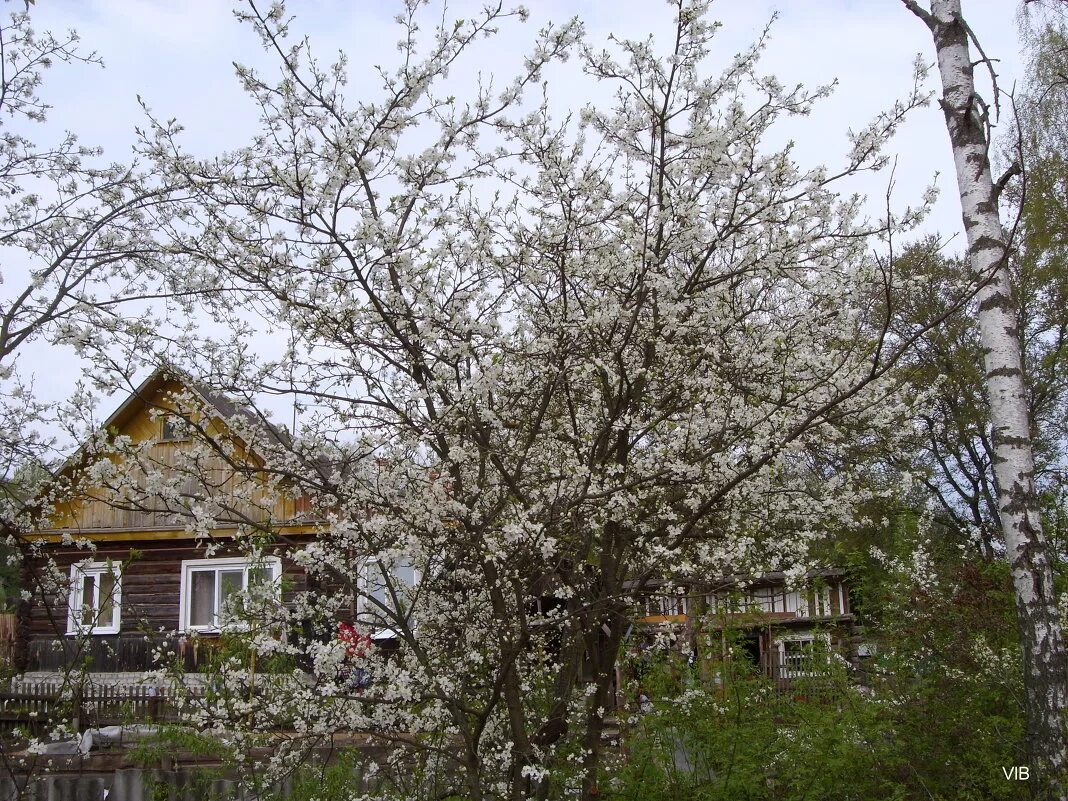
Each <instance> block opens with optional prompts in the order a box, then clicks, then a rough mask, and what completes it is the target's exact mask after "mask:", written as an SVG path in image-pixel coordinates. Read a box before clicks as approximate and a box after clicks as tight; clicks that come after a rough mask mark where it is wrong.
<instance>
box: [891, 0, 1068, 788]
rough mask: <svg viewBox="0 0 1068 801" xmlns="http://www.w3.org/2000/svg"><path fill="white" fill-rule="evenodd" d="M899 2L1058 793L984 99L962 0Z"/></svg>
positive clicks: (1003, 247)
mask: <svg viewBox="0 0 1068 801" xmlns="http://www.w3.org/2000/svg"><path fill="white" fill-rule="evenodd" d="M903 2H904V3H905V5H906V6H907V7H908V8H909V10H911V11H912V12H913V13H914V14H916V15H917V16H918V17H920V18H921V19H922V20H923V21H924V22H925V23H926V24H927V26H928V28H929V29H930V30H931V33H932V36H933V38H934V43H935V49H936V52H937V57H938V69H939V73H940V74H941V78H942V88H943V94H942V99H941V101H940V102H941V106H942V110H943V112H944V113H945V118H946V128H947V130H948V131H949V139H950V144H951V146H952V149H953V161H954V165H955V167H956V173H957V187H958V189H959V191H960V201H961V216H962V219H963V221H964V228H965V231H966V233H967V240H968V259H969V263H970V265H971V269H972V273H973V275H974V276H975V278H976V280H977V281H980V282H981V289H980V290H979V293H978V300H979V313H978V323H979V330H980V341H981V344H982V349H983V359H984V369H985V385H986V386H985V390H986V396H987V400H988V402H989V404H990V422H991V427H992V429H993V439H994V475H995V477H996V479H997V484H998V487H997V490H998V506H999V508H1000V517H1001V528H1002V534H1003V536H1004V538H1005V550H1006V558H1007V559H1008V561H1009V564H1010V565H1011V567H1012V581H1013V587H1014V590H1015V596H1016V613H1017V622H1018V625H1019V631H1020V640H1021V645H1022V649H1023V668H1024V687H1025V696H1026V706H1027V729H1028V731H1027V735H1028V750H1029V757H1030V760H1031V773H1032V775H1033V776H1034V777H1035V781H1036V785H1035V789H1036V790H1037V791H1038V794H1039V795H1040V796H1041V797H1057V798H1063V797H1065V788H1066V783H1065V781H1064V778H1065V770H1066V767H1068V762H1066V750H1068V749H1066V747H1068V742H1066V738H1065V729H1064V721H1063V711H1064V708H1065V703H1066V700H1068V660H1066V656H1065V650H1064V640H1063V637H1062V632H1061V621H1060V616H1059V612H1058V609H1057V603H1056V596H1055V594H1054V587H1053V573H1052V570H1051V566H1050V554H1049V546H1048V544H1047V541H1046V538H1045V536H1044V535H1043V531H1042V520H1041V515H1040V510H1039V503H1038V495H1037V491H1036V488H1035V475H1034V455H1033V452H1032V444H1031V426H1030V419H1029V412H1028V396H1027V389H1026V386H1025V381H1024V370H1023V354H1022V344H1021V333H1020V331H1019V326H1018V323H1017V316H1016V313H1015V310H1016V308H1015V300H1014V298H1013V292H1012V287H1011V284H1010V282H1009V274H1008V268H1007V243H1006V241H1005V234H1004V231H1003V229H1002V226H1001V219H1000V216H999V213H998V203H997V192H996V190H995V186H994V182H993V180H992V179H991V174H990V161H989V157H988V148H989V141H988V128H987V125H986V113H987V112H986V107H985V105H984V104H983V103H982V101H981V100H980V98H979V96H978V95H977V94H976V92H975V83H974V75H973V70H974V66H975V65H974V64H973V63H972V58H971V54H970V48H969V35H970V31H969V29H968V26H967V24H966V22H965V21H964V18H963V15H962V13H961V3H960V0H932V2H931V10H930V12H927V11H925V10H924V9H922V8H921V7H920V6H919V5H918V4H917V3H916V2H915V1H914V0H903ZM977 63H982V62H977Z"/></svg>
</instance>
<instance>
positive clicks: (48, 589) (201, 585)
mask: <svg viewBox="0 0 1068 801" xmlns="http://www.w3.org/2000/svg"><path fill="white" fill-rule="evenodd" d="M251 415H252V413H251V412H250V411H248V410H246V409H242V408H241V407H239V406H237V405H235V404H234V403H233V402H231V401H230V400H229V399H228V398H225V397H222V396H219V395H217V394H215V393H212V392H210V391H207V390H205V389H203V388H201V387H199V386H198V385H197V384H196V383H195V382H193V381H192V380H190V379H189V378H188V377H186V376H182V375H180V374H178V373H177V372H175V371H170V370H158V371H156V372H155V373H153V374H152V375H151V376H150V377H149V378H148V379H147V380H145V381H144V382H143V383H142V384H141V385H140V386H138V387H137V388H136V389H135V390H134V391H133V392H132V393H131V394H130V396H129V397H128V398H127V399H126V400H125V401H124V402H123V403H122V405H121V406H119V408H118V409H116V410H115V412H114V413H113V414H112V415H111V416H110V417H109V418H108V419H107V421H106V422H105V424H104V426H103V430H102V432H101V434H100V436H101V438H102V441H106V442H107V443H109V444H110V445H111V446H112V447H113V448H114V447H115V446H118V448H117V452H116V451H114V450H113V451H112V452H111V455H109V456H107V457H103V458H102V457H100V456H99V455H97V454H99V453H100V452H101V451H99V450H97V451H96V453H95V454H94V452H93V450H92V449H91V448H90V447H89V446H85V447H83V448H82V449H80V450H79V451H78V452H77V453H76V454H75V455H74V456H73V457H72V458H71V459H70V460H68V462H67V464H66V465H65V466H64V468H63V469H62V471H61V472H60V477H59V478H60V479H61V480H62V482H63V483H64V484H65V485H67V488H66V489H64V490H63V491H61V492H59V493H57V495H58V497H61V498H63V499H64V500H63V502H62V503H58V504H56V506H55V509H54V512H53V513H52V514H51V516H50V517H49V519H47V521H46V522H45V523H44V524H43V525H42V526H41V527H40V529H39V530H37V531H35V532H34V533H33V534H31V535H29V537H28V540H29V541H30V542H31V544H34V543H35V544H36V545H38V546H39V548H40V550H39V556H38V557H36V558H30V559H28V560H27V561H26V563H25V565H24V569H23V587H24V588H25V589H28V590H29V591H30V594H31V600H30V601H29V602H28V603H26V604H23V609H22V611H21V613H20V617H21V620H20V638H19V639H20V643H19V648H18V657H17V659H18V662H19V663H21V664H20V666H21V667H22V668H23V669H24V670H27V671H55V670H61V669H64V668H67V667H70V666H72V665H80V666H85V667H87V668H88V669H89V670H90V671H92V672H138V671H144V670H146V669H150V668H152V667H155V665H154V663H153V651H154V650H156V649H158V648H160V647H161V646H162V647H163V648H165V649H167V650H171V651H173V652H175V653H176V654H177V655H179V656H180V657H182V658H183V659H184V660H185V662H186V663H187V666H188V667H190V668H193V669H196V667H197V662H198V659H199V658H201V656H202V655H203V651H204V647H205V644H206V643H209V642H210V641H211V639H212V638H213V637H215V636H216V635H217V634H218V633H219V632H220V631H221V630H222V629H223V628H224V626H225V623H226V621H225V619H224V616H225V615H226V613H227V611H226V610H227V602H228V598H229V597H230V596H232V595H234V593H235V591H238V590H246V589H247V588H249V587H250V586H251V585H256V584H257V583H260V584H262V585H263V586H265V587H267V588H274V589H273V590H269V591H270V592H275V593H277V595H278V602H279V603H281V602H282V601H283V599H282V598H281V586H282V578H283V576H284V577H285V579H286V582H285V583H286V586H287V587H288V588H291V589H292V590H293V591H296V590H300V589H303V588H304V587H305V586H306V577H305V575H304V573H303V571H302V570H301V569H300V568H299V567H298V566H297V565H296V564H295V563H294V562H293V561H292V560H291V559H289V558H288V557H287V553H288V552H290V551H291V550H292V547H293V546H294V545H295V544H299V543H300V542H301V541H302V540H303V541H306V540H307V538H309V537H311V536H314V533H315V531H316V521H315V520H314V519H312V518H311V517H310V516H309V514H308V504H307V499H306V498H303V497H301V496H300V495H298V494H294V493H291V492H288V491H286V489H285V483H284V481H278V480H277V479H276V478H274V477H272V476H269V475H268V474H267V473H266V471H264V470H263V469H262V468H263V463H262V460H260V458H259V457H258V455H257V453H256V445H255V443H254V442H248V441H245V440H246V439H250V437H249V436H248V435H247V434H246V435H245V436H244V437H242V436H241V435H238V434H236V433H234V429H235V425H234V424H235V421H240V420H241V418H242V416H244V417H245V418H246V420H245V421H246V422H256V423H257V424H258V425H257V426H256V427H255V428H256V430H258V431H260V432H266V434H263V433H261V436H266V437H267V438H273V439H274V440H275V441H276V442H282V441H283V439H284V438H286V437H287V436H288V435H287V433H286V432H285V431H284V430H282V429H279V428H276V427H274V426H271V425H270V424H269V423H266V421H263V420H253V419H252V416H251ZM197 429H199V432H198V431H197ZM247 430H252V427H248V428H247ZM197 433H204V434H207V435H210V441H211V442H213V443H215V444H214V445H213V446H208V445H205V444H204V442H206V441H208V440H207V439H206V438H202V437H197V436H195V434H197ZM110 466H114V468H115V469H114V470H112V469H110ZM205 519H207V520H208V522H207V523H205V522H204V520H205ZM198 521H199V522H198ZM257 539H259V540H261V541H262V542H263V543H264V545H263V546H262V547H260V552H259V553H258V555H256V556H250V553H252V552H254V551H255V548H252V547H251V545H252V543H253V542H254V541H256V540H257ZM90 543H91V547H88V544H90ZM194 633H195V634H196V635H197V637H195V638H191V637H190V635H192V634H194Z"/></svg>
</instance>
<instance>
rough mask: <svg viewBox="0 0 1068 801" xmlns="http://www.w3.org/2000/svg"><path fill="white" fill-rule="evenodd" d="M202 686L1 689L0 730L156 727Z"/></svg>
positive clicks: (175, 713) (52, 684) (39, 684)
mask: <svg viewBox="0 0 1068 801" xmlns="http://www.w3.org/2000/svg"><path fill="white" fill-rule="evenodd" d="M201 694H203V688H199V687H187V688H185V689H184V690H182V691H181V692H180V693H179V694H175V693H174V692H173V691H171V690H170V689H169V688H166V687H153V686H146V685H125V686H123V685H106V684H64V683H62V682H35V683H33V684H21V685H18V686H16V687H14V688H12V689H7V690H0V732H4V733H11V732H14V731H15V730H23V731H29V732H31V733H33V734H39V733H44V732H47V731H48V730H49V729H50V728H52V727H54V726H55V725H56V724H58V723H61V722H67V723H70V724H71V727H72V728H76V729H78V730H79V731H81V730H84V729H88V728H99V727H101V726H117V725H121V724H124V723H160V722H168V721H174V720H177V719H178V714H179V704H180V701H181V699H182V698H184V697H187V696H199V695H201Z"/></svg>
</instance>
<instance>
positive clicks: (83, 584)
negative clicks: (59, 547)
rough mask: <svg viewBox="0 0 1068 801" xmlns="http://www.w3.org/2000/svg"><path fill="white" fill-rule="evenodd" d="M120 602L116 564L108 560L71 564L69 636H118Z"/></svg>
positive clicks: (118, 572)
mask: <svg viewBox="0 0 1068 801" xmlns="http://www.w3.org/2000/svg"><path fill="white" fill-rule="evenodd" d="M121 599H122V581H121V576H120V571H119V566H118V565H117V564H115V563H113V562H111V561H110V560H108V561H106V562H76V563H75V564H73V565H71V568H70V600H69V604H68V607H69V609H68V615H67V634H118V633H119V622H120V618H121V610H120V601H121Z"/></svg>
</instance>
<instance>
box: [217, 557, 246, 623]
mask: <svg viewBox="0 0 1068 801" xmlns="http://www.w3.org/2000/svg"><path fill="white" fill-rule="evenodd" d="M244 582H245V570H244V568H241V567H239V568H237V569H236V570H220V571H219V623H220V624H222V623H227V622H229V621H230V620H231V619H233V616H234V615H233V613H234V612H237V611H239V610H237V609H236V608H235V607H234V604H236V603H237V598H235V596H237V595H240V593H241V590H242V589H243V587H242V585H243V584H244Z"/></svg>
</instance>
